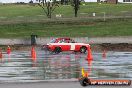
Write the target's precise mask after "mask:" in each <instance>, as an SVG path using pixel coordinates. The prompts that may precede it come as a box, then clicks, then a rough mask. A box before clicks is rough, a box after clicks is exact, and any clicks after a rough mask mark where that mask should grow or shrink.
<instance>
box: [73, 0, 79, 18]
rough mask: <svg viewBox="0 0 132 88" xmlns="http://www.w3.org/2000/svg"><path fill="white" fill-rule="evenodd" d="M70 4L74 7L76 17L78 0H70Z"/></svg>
mask: <svg viewBox="0 0 132 88" xmlns="http://www.w3.org/2000/svg"><path fill="white" fill-rule="evenodd" d="M71 5H72V6H73V8H74V14H75V17H77V13H78V10H79V5H80V1H79V0H72V2H71Z"/></svg>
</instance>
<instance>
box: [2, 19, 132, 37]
mask: <svg viewBox="0 0 132 88" xmlns="http://www.w3.org/2000/svg"><path fill="white" fill-rule="evenodd" d="M131 23H132V19H126V20H118V22H116V21H115V20H110V21H107V22H102V21H96V22H94V21H93V22H80V21H79V22H77V21H72V22H70V21H69V22H68V21H66V22H46V23H43V22H38V23H20V24H8V25H7V24H4V25H0V29H1V30H0V34H1V35H0V37H6V38H14V37H19V38H20V37H25V38H27V37H30V35H31V34H32V33H34V34H37V35H38V36H39V37H51V36H52V37H64V36H66V37H98V36H101V37H103V36H131V35H132V25H131Z"/></svg>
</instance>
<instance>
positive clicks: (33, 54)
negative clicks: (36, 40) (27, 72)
mask: <svg viewBox="0 0 132 88" xmlns="http://www.w3.org/2000/svg"><path fill="white" fill-rule="evenodd" d="M31 58H32V60H33V61H36V51H35V47H34V46H32V49H31Z"/></svg>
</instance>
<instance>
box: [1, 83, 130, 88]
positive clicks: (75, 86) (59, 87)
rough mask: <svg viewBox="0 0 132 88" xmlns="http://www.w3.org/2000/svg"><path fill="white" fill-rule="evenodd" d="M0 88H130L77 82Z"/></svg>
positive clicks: (128, 87)
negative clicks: (84, 84)
mask: <svg viewBox="0 0 132 88" xmlns="http://www.w3.org/2000/svg"><path fill="white" fill-rule="evenodd" d="M0 88H132V85H130V86H108V85H107V86H86V87H82V86H81V85H80V84H79V82H41V83H2V84H0Z"/></svg>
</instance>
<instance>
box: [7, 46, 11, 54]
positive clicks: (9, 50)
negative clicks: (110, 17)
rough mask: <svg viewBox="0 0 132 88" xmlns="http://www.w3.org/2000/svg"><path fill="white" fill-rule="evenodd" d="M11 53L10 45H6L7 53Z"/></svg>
mask: <svg viewBox="0 0 132 88" xmlns="http://www.w3.org/2000/svg"><path fill="white" fill-rule="evenodd" d="M10 53H11V48H10V46H8V47H7V54H10Z"/></svg>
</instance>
